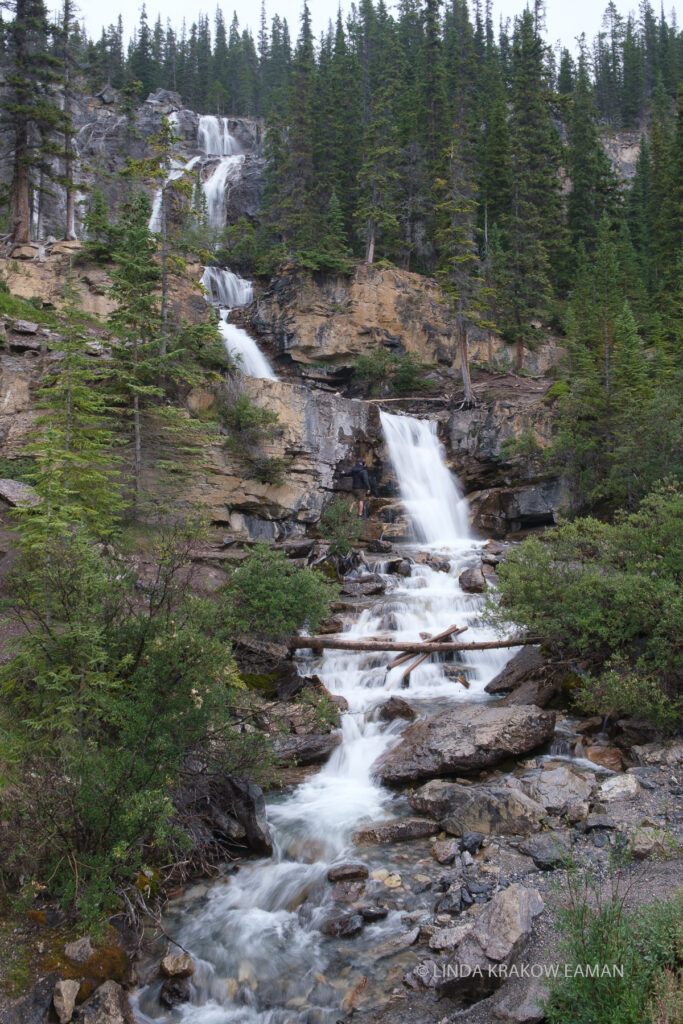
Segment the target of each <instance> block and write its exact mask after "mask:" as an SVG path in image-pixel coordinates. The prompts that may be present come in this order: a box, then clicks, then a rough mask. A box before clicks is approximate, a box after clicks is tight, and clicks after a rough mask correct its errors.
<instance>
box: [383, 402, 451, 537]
mask: <svg viewBox="0 0 683 1024" xmlns="http://www.w3.org/2000/svg"><path fill="white" fill-rule="evenodd" d="M380 421H381V424H382V431H383V433H384V437H385V439H386V442H387V448H388V449H389V458H390V459H391V464H392V466H393V468H394V471H395V473H396V476H397V479H398V484H399V488H400V492H401V500H402V501H403V504H404V505H405V507H406V511H407V512H408V514H409V516H410V517H411V520H412V522H413V526H414V529H415V533H416V536H417V539H418V540H419V541H422V542H423V543H425V544H428V545H430V546H431V547H441V548H458V547H462V546H463V544H466V543H467V542H468V540H469V539H470V529H469V521H468V510H467V502H466V501H465V500H464V498H463V496H462V494H461V493H460V491H459V489H458V485H457V483H456V481H455V478H454V477H453V474H452V473H450V472H449V470H448V467H447V466H446V463H445V462H444V459H443V454H442V449H441V445H440V443H439V439H438V437H437V433H436V429H437V424H436V421H435V420H416V419H413V418H412V417H410V416H395V415H391V414H390V413H388V412H383V411H380Z"/></svg>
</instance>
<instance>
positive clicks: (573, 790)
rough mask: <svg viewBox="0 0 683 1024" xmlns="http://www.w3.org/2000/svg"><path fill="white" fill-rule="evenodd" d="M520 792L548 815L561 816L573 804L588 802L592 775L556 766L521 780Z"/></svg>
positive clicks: (591, 787)
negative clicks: (534, 801)
mask: <svg viewBox="0 0 683 1024" xmlns="http://www.w3.org/2000/svg"><path fill="white" fill-rule="evenodd" d="M521 784H522V786H523V788H524V792H525V793H526V794H527V796H529V797H531V799H532V800H536V801H537V802H538V803H539V804H542V805H543V807H545V809H546V810H547V811H548V812H549V813H550V814H564V813H566V811H567V810H568V808H569V807H571V806H572V805H574V804H580V803H584V802H586V801H587V800H590V797H591V795H592V793H593V790H594V788H595V784H596V779H595V775H593V773H592V772H579V771H575V770H574V769H573V768H571V767H569V766H568V765H560V766H559V767H557V768H551V769H549V770H548V771H544V770H539V771H534V772H531V773H528V774H525V775H523V776H522V778H521Z"/></svg>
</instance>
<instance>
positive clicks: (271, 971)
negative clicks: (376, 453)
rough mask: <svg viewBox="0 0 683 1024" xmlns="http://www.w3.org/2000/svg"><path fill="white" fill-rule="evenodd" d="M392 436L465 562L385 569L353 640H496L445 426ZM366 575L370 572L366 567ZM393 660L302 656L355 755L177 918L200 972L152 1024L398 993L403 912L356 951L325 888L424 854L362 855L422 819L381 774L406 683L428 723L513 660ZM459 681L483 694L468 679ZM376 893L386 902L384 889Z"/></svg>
mask: <svg viewBox="0 0 683 1024" xmlns="http://www.w3.org/2000/svg"><path fill="white" fill-rule="evenodd" d="M218 273H224V272H218ZM225 273H228V274H229V272H225ZM211 277H212V276H211V275H209V276H208V277H207V279H206V281H207V284H206V286H207V288H209V287H211V288H212V289H215V291H214V294H219V292H218V287H224V288H225V289H228V288H235V287H236V284H235V282H234V281H232V280H231V279H230V278H232V277H234V275H230V276H229V277H226V278H225V279H224V280H223V281H222V282H221V283H220V285H219V284H218V283H217V281H212V280H211ZM237 281H238V282H239V278H238V279H237ZM226 294H227V292H226ZM382 425H383V428H384V432H385V438H386V441H387V446H388V448H389V454H390V457H391V459H392V462H393V464H394V466H395V468H396V473H397V475H398V476H399V480H400V482H401V487H402V489H403V490H404V492H405V494H406V500H407V501H408V502H410V503H411V506H412V509H411V511H412V515H413V517H414V518H415V521H416V527H417V529H418V530H419V531H420V532H421V533H422V534H423V535H424V536H425V538H427V540H428V541H429V543H430V544H432V543H433V544H436V543H437V540H436V538H437V537H440V538H441V540H442V542H443V543H445V544H447V545H448V546H449V548H452V549H453V548H455V549H457V551H456V552H455V553H453V552H451V558H452V561H450V568H449V571H448V572H443V571H437V570H436V569H435V568H433V567H432V566H431V565H428V564H424V563H421V562H419V561H417V558H418V557H419V555H420V553H421V552H420V551H419V550H417V549H416V546H414V545H413V546H410V545H407V546H406V547H405V548H404V549H403V551H404V554H405V556H406V557H408V558H414V559H415V561H413V564H412V571H411V575H410V576H409V577H403V576H400V577H399V576H394V575H389V574H387V573H386V566H385V565H384V564H383V563H382V562H380V561H377V562H375V563H374V565H373V566H372V568H373V569H374V571H375V572H377V573H379V574H380V575H382V576H383V578H384V581H385V584H386V592H385V593H384V594H383V595H381V596H380V597H377V598H376V599H375V600H374V601H373V603H372V604H371V606H370V607H368V608H365V609H364V610H363V611H362V612H361V613H360V614H358V612H349V614H348V615H347V616H346V618H345V623H344V628H343V632H344V636H345V638H347V639H354V640H361V639H365V638H367V637H371V636H372V637H387V638H391V639H392V640H397V639H405V640H415V639H416V638H417V637H418V636H420V634H421V633H422V632H424V631H428V632H431V633H438V632H439V631H441V630H444V629H446V628H447V627H448V626H449V625H451V624H453V623H457V624H458V625H459V626H467V627H468V632H467V639H468V640H489V639H494V638H495V631H494V630H493V629H492V628H489V627H486V626H484V625H482V624H481V622H480V621H479V609H480V604H481V599H480V598H479V597H477V596H475V595H471V594H465V593H464V592H463V591H462V589H461V588H460V586H459V584H458V576H459V573H460V571H461V570H462V568H463V566H464V565H468V564H470V565H471V564H473V562H475V561H477V560H478V556H477V553H476V548H477V542H476V541H473V540H469V541H468V540H467V533H468V531H467V519H466V515H465V507H464V503H463V501H462V499H461V497H460V495H459V493H458V490H457V487H456V484H455V482H454V480H453V478H452V476H451V474H450V473H449V471H448V468H447V466H446V464H445V462H444V460H443V456H442V452H441V447H440V445H439V443H438V440H437V437H436V429H435V424H433V423H428V422H426V421H420V420H411V419H410V418H408V417H398V416H386V414H383V415H382ZM369 557H370V558H372V556H369ZM366 572H367V568H366V567H361V568H360V569H358V570H357V573H358V574H359V575H363V574H364V573H366ZM393 657H394V655H392V654H389V653H387V654H381V653H380V654H378V653H376V652H372V653H370V652H367V653H366V652H350V651H335V650H327V651H324V652H323V654H322V655H321V656H315V655H310V656H308V657H306V658H303V657H302V660H301V668H302V671H305V672H306V673H307V674H311V673H314V674H316V675H317V676H319V678H320V679H321V681H322V682H323V684H324V685H325V687H326V688H327V689H328V690H329V691H330V692H331V693H332V694H336V695H340V696H343V697H344V698H345V699H346V702H347V704H348V711H347V712H345V713H344V715H343V717H342V721H341V743H340V745H339V746H338V747H337V748H336V749H335V750H334V751H333V753H332V755H331V757H330V758H329V760H328V761H327V763H326V764H325V765H323V767H322V768H321V769H320V770H319V771H318V772H317V773H316V774H315V775H313V776H311V777H310V778H308V779H307V780H306V781H305V782H303V783H302V784H300V785H299V786H297V787H296V788H295V789H294V790H293V791H291V792H289V793H285V794H283V795H280V796H277V795H276V796H272V795H271V796H269V798H268V821H269V824H270V827H271V830H272V832H273V837H274V840H275V849H276V851H277V852H276V854H275V856H274V857H273V858H272V859H261V860H252V861H247V862H245V863H243V864H241V865H240V867H239V870H238V871H237V873H236V874H233V875H229V876H226V877H224V878H222V879H219V880H218V881H217V882H216V883H215V884H213V885H211V886H210V887H208V888H207V887H201V889H200V890H199V891H197V890H195V892H194V893H193V892H188V893H187V895H186V897H185V902H184V903H178V904H176V905H175V906H174V907H173V908H172V909H171V913H170V915H169V918H168V921H167V930H168V931H169V932H170V933H171V934H172V935H174V936H175V937H176V938H177V940H178V941H179V942H180V943H182V945H183V947H185V948H186V949H188V950H189V951H190V952H191V954H192V956H193V957H194V959H195V963H196V965H197V968H196V971H195V974H194V975H193V977H192V986H193V992H192V1001H191V1002H190V1003H185V1004H182V1005H180V1006H178V1007H176V1008H175V1009H174V1010H172V1011H166V1010H163V1009H161V1008H160V1006H159V1003H158V993H159V988H160V985H161V982H158V981H157V982H153V983H152V984H150V985H149V986H147V987H146V988H144V989H142V990H141V991H140V992H139V993H138V994H137V995H136V996H135V1002H134V1005H135V1013H136V1017H137V1020H138V1021H139V1022H140V1024H158V1022H159V1021H160V1020H163V1021H164V1022H167V1024H172V1022H181V1024H197V1022H199V1021H202V1022H207V1024H208V1022H215V1024H228V1022H234V1024H237V1022H240V1024H309V1022H310V1021H311V1020H316V1021H320V1022H324V1024H333V1022H334V1021H336V1020H338V1019H339V1007H340V1002H341V998H342V995H343V993H344V992H345V991H349V990H350V989H352V988H353V985H354V984H357V983H358V980H359V978H360V977H362V975H363V974H364V975H366V976H369V977H371V978H372V979H373V981H372V984H373V985H378V986H379V988H378V989H375V991H374V992H373V997H374V996H375V995H376V994H378V995H379V996H380V998H381V995H382V993H383V992H384V994H385V995H387V996H388V993H389V992H390V990H391V988H392V986H393V985H394V984H395V981H392V980H391V976H390V975H386V976H384V975H383V966H382V965H381V964H379V965H378V964H377V956H376V951H377V949H378V948H382V944H383V943H384V942H386V941H387V940H388V939H393V938H394V937H396V936H397V935H400V934H404V933H405V930H406V924H405V921H404V920H402V918H401V912H400V911H399V910H392V911H390V912H389V914H388V916H387V917H386V918H385V919H384V920H382V921H379V922H376V923H371V924H366V925H365V927H364V928H363V931H362V934H361V935H360V936H359V937H358V938H357V939H344V940H343V948H342V947H341V946H340V943H339V940H337V939H329V938H326V937H325V936H324V935H323V934H322V933H321V932H320V930H319V928H320V925H321V923H322V922H323V921H325V919H326V918H327V917H328V915H329V914H330V913H331V912H332V913H334V912H335V910H336V912H339V910H340V905H339V904H337V905H336V907H335V905H334V904H333V898H334V897H333V895H332V889H331V886H330V885H329V884H328V883H327V882H326V875H327V870H328V868H329V866H330V865H331V864H332V863H335V862H337V863H338V862H339V861H340V860H342V861H343V860H346V859H351V860H358V859H362V860H364V861H365V862H366V864H367V866H368V868H369V869H370V870H372V869H373V868H377V867H381V868H383V869H386V870H389V871H397V872H399V874H401V875H403V874H404V873H405V872H406V868H407V866H408V858H409V857H410V856H412V855H413V851H412V850H411V849H410V846H409V845H408V846H406V852H405V853H397V851H396V849H394V848H391V847H386V846H385V847H379V848H370V849H369V850H367V849H366V850H363V848H360V849H356V848H354V847H353V846H352V845H351V837H352V833H353V831H354V829H355V828H356V827H358V825H359V824H361V823H362V822H364V821H371V822H377V821H378V820H380V821H381V820H382V819H385V818H387V817H400V816H402V815H404V814H405V813H406V809H407V808H406V806H405V797H404V796H402V795H401V794H397V793H395V792H394V791H392V790H390V789H386V788H383V787H382V786H380V785H379V784H378V783H377V782H376V780H375V778H374V777H373V771H372V769H373V764H374V762H375V760H376V759H377V758H378V757H379V756H380V755H381V754H382V753H383V752H384V751H385V750H386V749H387V747H388V746H389V744H391V743H393V742H395V740H396V738H397V735H398V734H399V733H400V732H401V731H402V730H403V728H404V727H405V722H402V721H396V720H395V721H392V722H389V723H386V722H385V721H383V720H382V718H381V716H380V714H379V713H378V712H379V711H380V709H381V705H382V704H383V703H385V702H386V701H387V700H388V699H389V698H390V697H391V696H392V695H394V694H395V693H396V690H397V687H399V686H401V689H400V690H399V692H400V694H401V696H402V697H404V698H405V699H407V700H408V701H409V702H410V703H411V705H412V706H413V707H414V708H415V709H416V710H417V711H418V713H419V714H421V715H424V716H429V715H431V714H438V713H439V711H440V710H441V709H443V708H444V707H449V706H450V707H452V706H453V704H454V703H457V702H463V701H466V702H472V701H477V700H488V699H489V698H488V696H487V695H486V694H485V692H484V687H485V685H486V683H487V682H488V681H489V680H490V679H491V678H492V677H493V676H494V675H495V674H496V673H497V672H499V671H500V669H501V668H502V666H503V665H504V664H505V662H506V661H507V659H508V658H509V657H510V652H509V651H500V650H490V651H477V652H468V653H467V656H466V661H465V660H460V657H459V656H458V655H454V656H452V657H451V659H450V660H448V661H446V660H444V659H443V656H441V657H432V658H429V659H428V660H427V661H426V662H424V663H423V664H421V665H420V666H419V667H418V668H415V669H414V670H413V671H412V672H411V673H410V677H409V680H408V681H406V680H403V681H402V680H401V675H402V673H403V671H404V667H398V668H395V669H393V670H391V671H389V670H388V668H387V666H388V664H389V662H390V661H391V660H392V659H393ZM460 676H461V677H464V678H466V680H467V681H468V683H469V689H464V688H463V687H462V686H461V685H460V684H459V683H458V682H456V679H457V677H460ZM425 853H426V854H427V857H429V854H428V852H427V851H426V850H424V848H423V852H422V853H421V854H420V853H418V854H417V856H420V855H421V856H424V855H425ZM429 859H430V860H431V858H429ZM407 888H408V889H410V886H409V885H408V887H407ZM373 891H374V893H375V895H376V894H377V886H376V885H375V889H374V890H372V889H370V890H369V892H370V893H372V892H373ZM369 898H370V899H372V898H374V897H373V896H372V895H370V896H369ZM434 898H436V897H434ZM380 900H381V895H380ZM408 905H409V904H408ZM321 977H322V978H323V980H322V981H320V978H321ZM326 979H329V982H328V981H327V980H326ZM382 984H384V985H385V988H384V989H382V988H381V986H382Z"/></svg>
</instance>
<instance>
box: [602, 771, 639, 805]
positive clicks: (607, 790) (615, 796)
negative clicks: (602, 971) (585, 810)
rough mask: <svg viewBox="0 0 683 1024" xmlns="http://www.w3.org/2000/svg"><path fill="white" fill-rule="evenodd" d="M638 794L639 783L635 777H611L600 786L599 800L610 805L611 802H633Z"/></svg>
mask: <svg viewBox="0 0 683 1024" xmlns="http://www.w3.org/2000/svg"><path fill="white" fill-rule="evenodd" d="M640 793H641V787H640V783H639V782H638V779H637V778H636V776H635V775H612V776H611V777H610V778H609V779H605V781H604V782H603V783H602V785H601V786H600V799H601V800H604V801H605V803H611V802H612V801H613V800H633V799H634V798H635V797H637V796H638V795H639V794H640Z"/></svg>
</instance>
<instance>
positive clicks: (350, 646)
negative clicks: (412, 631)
mask: <svg viewBox="0 0 683 1024" xmlns="http://www.w3.org/2000/svg"><path fill="white" fill-rule="evenodd" d="M541 640H542V638H541V637H527V638H526V639H524V640H486V641H481V642H476V641H473V642H472V643H469V644H459V643H455V642H451V643H439V642H433V641H429V640H427V641H425V640H417V641H415V642H413V643H410V641H407V640H334V639H332V638H331V637H327V636H293V637H290V638H289V640H288V641H287V645H288V647H289V648H290V650H293V651H296V650H303V649H305V648H307V647H310V648H312V649H313V650H314V651H315V650H321V651H322V650H328V651H406V652H408V653H410V654H445V653H447V652H448V651H492V650H497V649H500V648H503V647H527V646H529V645H532V644H539V643H541Z"/></svg>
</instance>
